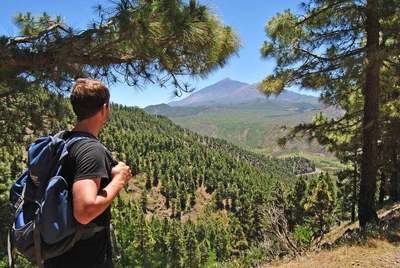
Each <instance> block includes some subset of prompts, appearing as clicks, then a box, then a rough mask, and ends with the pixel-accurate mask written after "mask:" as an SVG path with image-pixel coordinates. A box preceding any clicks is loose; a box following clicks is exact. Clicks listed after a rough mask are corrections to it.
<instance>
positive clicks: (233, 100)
mask: <svg viewBox="0 0 400 268" xmlns="http://www.w3.org/2000/svg"><path fill="white" fill-rule="evenodd" d="M257 85H258V83H254V84H247V83H243V82H239V81H234V80H232V79H230V78H225V79H223V80H221V81H219V82H217V83H215V84H213V85H210V86H208V87H205V88H203V89H200V90H198V91H196V92H194V93H193V94H191V95H190V96H188V97H186V98H184V99H182V100H179V101H172V102H170V103H168V105H170V106H173V107H175V106H189V105H191V106H193V105H237V104H244V103H247V102H249V101H254V100H266V99H267V97H266V96H265V95H264V94H262V93H260V92H259V91H258V90H257ZM268 99H269V100H273V101H286V102H292V103H293V102H307V103H312V104H317V103H318V98H316V97H313V96H308V95H304V94H299V93H296V92H293V91H286V92H284V93H282V94H281V95H280V96H278V97H274V96H273V97H270V98H268Z"/></svg>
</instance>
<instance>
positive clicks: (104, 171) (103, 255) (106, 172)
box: [45, 132, 112, 268]
mask: <svg viewBox="0 0 400 268" xmlns="http://www.w3.org/2000/svg"><path fill="white" fill-rule="evenodd" d="M72 135H74V136H79V135H82V136H85V137H89V138H87V139H82V140H79V141H76V142H75V143H74V144H72V145H71V146H70V148H69V150H68V160H67V163H66V166H65V167H64V168H63V171H62V173H63V176H64V178H65V179H66V181H67V182H68V183H69V185H70V187H71V188H72V183H71V182H76V181H78V180H82V179H91V178H101V182H100V190H99V191H101V190H102V189H103V188H104V187H105V186H107V184H108V183H109V182H110V178H111V166H110V162H109V160H108V158H107V155H106V152H105V149H104V146H103V145H102V144H101V143H100V142H99V141H98V140H97V139H96V138H95V137H94V136H92V135H90V134H89V133H77V132H65V134H63V135H62V136H61V137H62V138H64V139H66V138H68V137H70V136H72ZM70 190H71V191H70V192H71V193H72V189H70ZM110 218H111V212H110V207H109V208H107V209H106V210H105V211H104V212H103V213H101V214H100V215H99V216H98V217H96V218H95V219H93V220H92V222H93V223H96V224H97V225H98V226H106V227H108V226H109V225H110ZM109 238H110V235H109V229H108V228H107V229H105V230H104V231H100V232H98V233H95V235H94V236H93V237H91V238H89V239H86V240H80V241H78V242H76V244H75V245H74V247H73V248H71V249H70V250H69V251H67V252H66V253H64V254H62V255H60V256H58V257H55V258H51V259H49V260H47V261H45V267H57V268H61V267H96V265H97V266H100V264H102V263H104V262H107V261H109V260H110V259H111V257H112V248H111V243H110V239H109Z"/></svg>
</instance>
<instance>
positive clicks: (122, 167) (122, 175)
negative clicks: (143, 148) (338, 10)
mask: <svg viewBox="0 0 400 268" xmlns="http://www.w3.org/2000/svg"><path fill="white" fill-rule="evenodd" d="M111 178H112V180H113V181H115V182H120V183H121V184H122V187H121V189H122V188H123V187H124V186H125V185H127V184H128V182H129V180H130V179H132V171H131V169H130V167H129V166H127V165H126V164H125V163H123V162H118V165H116V166H113V167H112V169H111Z"/></svg>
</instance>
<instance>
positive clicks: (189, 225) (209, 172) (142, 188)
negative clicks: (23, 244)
mask: <svg viewBox="0 0 400 268" xmlns="http://www.w3.org/2000/svg"><path fill="white" fill-rule="evenodd" d="M65 115H66V116H67V117H65V118H64V119H63V120H61V121H60V122H62V123H58V122H59V121H57V120H49V121H48V122H47V125H48V126H49V127H50V126H51V127H53V130H54V132H56V131H58V130H59V129H63V128H65V126H66V125H68V124H73V122H74V119H73V118H72V117H71V116H70V115H71V114H70V113H69V112H66V113H65ZM40 134H42V135H44V134H47V132H46V131H45V132H42V133H40ZM26 138H28V142H30V141H32V140H33V139H34V138H35V136H34V135H33V134H31V135H30V136H26ZM99 139H100V140H101V141H102V142H103V143H104V144H105V145H106V146H107V147H108V148H109V149H110V150H111V151H112V152H113V154H114V155H115V157H116V158H117V159H119V160H121V161H124V162H126V163H127V164H128V165H129V166H130V167H131V169H132V171H133V173H134V174H135V177H134V180H133V181H132V183H131V184H130V185H129V187H128V188H127V189H126V190H125V192H123V193H121V195H120V198H119V199H118V201H116V202H115V204H114V215H115V217H114V226H115V229H116V234H117V241H118V245H119V247H120V249H121V251H122V257H121V258H122V259H121V260H120V262H121V263H123V264H124V265H125V266H126V267H132V266H131V265H133V264H134V263H139V264H140V266H141V267H166V265H172V263H173V262H179V263H181V264H182V263H183V262H187V261H189V260H190V261H194V262H196V263H197V264H195V263H193V264H190V266H184V267H198V265H199V264H200V263H202V264H205V263H208V262H210V263H215V262H219V263H221V262H222V261H227V260H230V259H231V258H232V257H235V256H236V257H238V256H240V255H241V254H242V253H243V252H245V251H246V250H248V249H249V248H251V247H253V245H256V244H257V243H258V241H260V239H262V238H263V236H264V234H265V232H266V230H268V228H270V227H268V225H269V224H268V218H266V217H265V215H263V213H265V212H263V208H266V207H268V206H269V204H271V202H273V200H275V199H276V198H278V197H279V195H276V194H275V193H276V191H277V189H280V190H279V191H283V190H285V189H286V190H287V191H289V190H290V186H291V185H292V184H293V183H294V182H295V181H296V180H298V179H296V176H295V174H296V173H298V172H301V170H302V171H304V170H305V171H309V172H312V171H314V170H315V167H314V165H313V163H310V162H309V161H308V160H306V159H304V158H300V157H297V158H284V159H278V158H274V157H265V156H263V155H261V154H257V153H253V152H250V151H247V150H243V149H241V148H239V147H237V146H235V145H233V144H230V143H228V142H226V141H224V140H220V139H215V138H209V137H204V136H201V135H198V134H196V133H193V132H191V131H189V130H186V129H184V128H182V127H180V126H178V125H176V124H174V123H173V122H172V121H171V120H169V119H168V118H166V117H164V116H151V115H148V114H147V113H146V112H145V111H143V110H142V109H138V108H133V107H125V106H119V105H116V104H114V105H112V112H111V115H110V119H109V122H108V123H107V125H106V126H105V127H104V128H103V129H102V132H101V134H100V137H99ZM2 157H3V159H2V161H1V162H2V164H3V165H2V167H1V168H0V170H1V173H2V175H3V176H2V179H4V181H3V182H4V183H3V184H2V185H3V186H4V187H3V189H2V207H3V208H5V209H6V210H4V211H10V204H9V203H8V201H7V196H8V192H7V191H8V189H9V186H10V183H11V182H12V180H13V179H14V178H15V177H16V175H17V174H18V173H19V172H21V170H22V168H23V163H22V159H23V154H22V152H21V153H17V150H16V153H14V154H12V155H11V154H9V153H8V152H7V151H5V150H4V151H3V154H2ZM300 178H304V177H300ZM278 186H279V187H278ZM277 187H278V188H277ZM286 190H285V191H286ZM281 194H282V193H281ZM7 215H8V216H6V215H4V216H3V217H4V218H3V224H4V223H5V222H9V217H10V216H11V211H10V213H8V214H7ZM291 222H292V223H295V221H294V220H292V221H291ZM4 227H5V225H4ZM4 230H5V228H4V229H3V231H4ZM2 236H3V237H5V233H4V232H2ZM3 241H5V240H3ZM192 248H195V249H196V250H194V251H193V250H192ZM3 249H4V251H2V252H4V253H5V248H3ZM176 254H178V255H176ZM191 254H194V255H195V256H191ZM3 256H4V255H3ZM150 256H151V257H150ZM177 256H178V257H177ZM270 257H271V258H272V257H273V254H270ZM21 261H23V260H21ZM177 265H178V264H176V265H173V266H174V267H181V266H177Z"/></svg>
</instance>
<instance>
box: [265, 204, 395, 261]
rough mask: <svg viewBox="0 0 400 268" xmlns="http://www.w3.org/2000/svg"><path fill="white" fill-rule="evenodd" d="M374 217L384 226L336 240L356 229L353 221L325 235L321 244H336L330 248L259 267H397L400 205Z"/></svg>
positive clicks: (387, 206) (389, 207)
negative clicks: (363, 233) (347, 231)
mask: <svg viewBox="0 0 400 268" xmlns="http://www.w3.org/2000/svg"><path fill="white" fill-rule="evenodd" d="M378 215H379V217H380V219H381V223H382V222H383V223H385V225H382V226H383V227H382V226H381V227H380V228H377V226H369V230H370V231H368V232H367V235H366V236H365V237H361V236H360V235H358V234H355V233H353V235H351V237H350V238H348V239H346V240H344V239H342V240H338V238H340V237H343V234H344V233H345V232H346V230H349V229H350V230H354V229H355V228H357V227H358V223H357V222H354V223H351V222H347V223H345V224H342V225H341V226H340V227H337V228H335V229H333V230H332V231H331V232H330V233H329V234H328V235H326V239H325V241H324V242H335V241H336V243H334V245H335V246H333V247H331V248H330V249H320V248H317V249H316V250H314V251H312V252H308V253H307V254H304V255H302V256H297V257H296V258H294V259H293V258H292V259H290V258H286V259H285V258H282V259H277V260H274V261H273V262H270V263H268V264H264V265H262V266H260V268H267V267H280V268H292V267H293V268H295V267H296V268H297V267H302V268H303V267H304V268H308V267H310V268H311V267H313V268H314V267H321V268H322V267H400V202H397V203H392V204H388V205H386V206H385V207H382V208H381V209H380V210H379V211H378ZM338 241H341V242H338Z"/></svg>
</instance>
